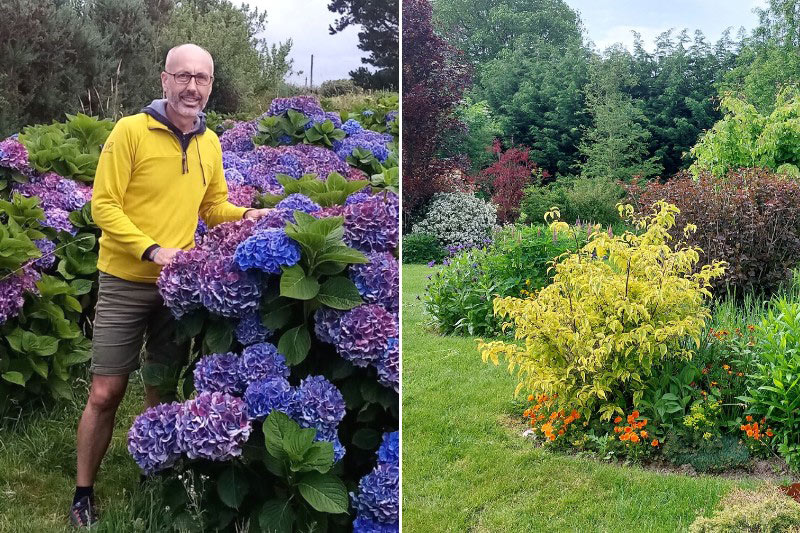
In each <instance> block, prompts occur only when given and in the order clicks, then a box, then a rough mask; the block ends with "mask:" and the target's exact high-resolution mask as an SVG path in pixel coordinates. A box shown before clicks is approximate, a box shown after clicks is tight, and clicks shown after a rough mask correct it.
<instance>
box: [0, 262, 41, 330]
mask: <svg viewBox="0 0 800 533" xmlns="http://www.w3.org/2000/svg"><path fill="white" fill-rule="evenodd" d="M39 277H40V275H39V273H38V272H37V271H36V270H35V269H34V268H33V265H28V266H25V267H23V268H22V270H20V271H19V272H17V273H15V274H12V275H10V276H8V277H6V278H4V279H2V280H0V324H3V323H5V322H6V320H8V319H9V318H12V317H15V316H17V315H18V314H19V311H20V309H22V307H23V306H24V305H25V297H24V295H25V293H31V294H37V295H38V294H39V289H38V288H37V287H36V282H37V281H39Z"/></svg>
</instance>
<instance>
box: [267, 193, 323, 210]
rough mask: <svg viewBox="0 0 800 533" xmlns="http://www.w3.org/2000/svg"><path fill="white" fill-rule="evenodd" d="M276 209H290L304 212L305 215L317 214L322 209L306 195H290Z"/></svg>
mask: <svg viewBox="0 0 800 533" xmlns="http://www.w3.org/2000/svg"><path fill="white" fill-rule="evenodd" d="M275 208H276V209H289V210H291V211H302V212H303V213H316V212H317V211H319V210H320V209H322V208H321V207H320V206H319V205H318V204H317V203H316V202H314V201H313V200H312V199H311V198H309V197H308V196H306V195H305V194H300V193H295V194H290V195H289V196H287V197H286V198H284V199H283V200H281V201H280V202H278V205H276V206H275Z"/></svg>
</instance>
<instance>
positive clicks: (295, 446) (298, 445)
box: [283, 427, 317, 463]
mask: <svg viewBox="0 0 800 533" xmlns="http://www.w3.org/2000/svg"><path fill="white" fill-rule="evenodd" d="M316 434H317V430H316V429H314V428H306V429H300V428H299V427H298V428H297V429H292V430H290V431H289V432H288V433H287V434H286V435H284V436H283V449H284V450H286V453H287V454H289V458H290V459H291V460H292V462H293V463H296V462H300V461H302V459H303V456H304V455H305V454H306V452H307V451H308V450H309V449H310V448H311V445H312V444H313V443H314V437H315V436H316Z"/></svg>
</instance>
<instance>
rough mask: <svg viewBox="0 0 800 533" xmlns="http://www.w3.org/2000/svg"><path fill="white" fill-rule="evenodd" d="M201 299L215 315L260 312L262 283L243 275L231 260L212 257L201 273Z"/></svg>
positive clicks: (231, 315) (230, 315)
mask: <svg viewBox="0 0 800 533" xmlns="http://www.w3.org/2000/svg"><path fill="white" fill-rule="evenodd" d="M200 298H201V299H202V302H203V305H204V306H205V307H206V309H208V310H209V311H211V312H212V313H214V314H217V315H221V316H226V317H240V316H243V315H246V314H248V313H250V312H252V311H254V310H256V309H258V305H259V299H260V298H261V283H260V280H259V277H258V275H257V274H254V273H252V272H242V271H240V270H239V269H238V268H237V267H236V264H235V263H233V261H232V260H231V259H230V258H229V257H209V258H208V259H207V260H206V262H205V263H204V264H203V266H202V270H201V271H200Z"/></svg>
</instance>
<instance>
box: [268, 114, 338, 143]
mask: <svg viewBox="0 0 800 533" xmlns="http://www.w3.org/2000/svg"><path fill="white" fill-rule="evenodd" d="M310 121H311V119H310V118H307V117H306V116H305V115H303V114H302V113H298V112H297V111H295V110H294V109H289V111H288V112H287V114H286V116H273V117H264V118H263V119H261V120H260V121H259V123H258V133H257V134H256V135H255V136H253V144H255V145H256V146H264V145H266V146H279V145H282V144H287V142H286V139H291V142H290V143H288V144H296V143H300V142H302V143H303V144H316V145H319V146H325V147H328V148H332V147H333V143H334V141H341V140H342V139H344V138H345V136H346V135H347V134H346V133H345V132H344V131H343V130H341V129H339V128H337V127H336V126H334V125H333V122H331V121H330V120H326V121H325V122H323V123H321V124H314V125H313V126H311V127H310V128H307V129H306V127H305V126H306V124H308V123H309V122H310Z"/></svg>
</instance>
